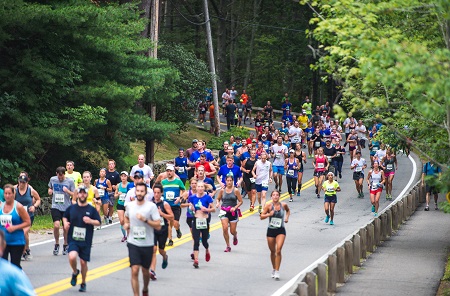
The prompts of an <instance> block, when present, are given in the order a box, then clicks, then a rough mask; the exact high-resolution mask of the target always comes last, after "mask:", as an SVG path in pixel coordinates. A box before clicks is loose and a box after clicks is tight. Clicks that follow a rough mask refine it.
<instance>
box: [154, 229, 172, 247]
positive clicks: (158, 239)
mask: <svg viewBox="0 0 450 296" xmlns="http://www.w3.org/2000/svg"><path fill="white" fill-rule="evenodd" d="M168 236H169V230H168V229H167V228H166V230H163V231H155V234H154V238H155V241H154V243H155V246H157V247H158V248H159V249H160V250H164V248H165V247H166V241H167V237H168Z"/></svg>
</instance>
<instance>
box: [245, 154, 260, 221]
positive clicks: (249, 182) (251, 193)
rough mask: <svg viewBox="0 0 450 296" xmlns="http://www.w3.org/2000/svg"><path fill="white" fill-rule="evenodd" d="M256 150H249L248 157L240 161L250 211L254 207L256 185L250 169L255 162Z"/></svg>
mask: <svg viewBox="0 0 450 296" xmlns="http://www.w3.org/2000/svg"><path fill="white" fill-rule="evenodd" d="M256 161H257V159H256V150H255V149H251V150H250V158H247V159H245V160H244V161H242V165H241V171H242V172H244V173H243V181H244V186H245V191H246V192H247V195H248V198H249V199H250V212H253V210H254V209H255V199H256V187H255V178H253V175H252V171H253V168H254V167H255V163H256Z"/></svg>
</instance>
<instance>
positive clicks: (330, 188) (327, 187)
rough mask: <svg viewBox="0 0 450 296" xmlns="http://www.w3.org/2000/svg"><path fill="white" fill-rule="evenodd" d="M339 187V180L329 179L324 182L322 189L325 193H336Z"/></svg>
mask: <svg viewBox="0 0 450 296" xmlns="http://www.w3.org/2000/svg"><path fill="white" fill-rule="evenodd" d="M338 187H339V183H338V182H337V181H333V182H332V183H330V182H329V181H328V180H326V181H325V182H323V185H322V189H323V191H324V192H325V195H335V194H336V189H337V188H338Z"/></svg>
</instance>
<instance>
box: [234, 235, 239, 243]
mask: <svg viewBox="0 0 450 296" xmlns="http://www.w3.org/2000/svg"><path fill="white" fill-rule="evenodd" d="M237 244H238V238H237V235H236V236H233V245H235V246H236V245H237Z"/></svg>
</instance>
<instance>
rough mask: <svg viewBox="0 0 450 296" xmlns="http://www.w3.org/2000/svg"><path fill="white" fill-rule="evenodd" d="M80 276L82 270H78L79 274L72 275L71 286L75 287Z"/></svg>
mask: <svg viewBox="0 0 450 296" xmlns="http://www.w3.org/2000/svg"><path fill="white" fill-rule="evenodd" d="M79 274H80V270H79V269H77V273H72V279H71V280H70V284H71V285H72V287H74V286H75V285H76V284H77V277H78V275H79Z"/></svg>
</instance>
